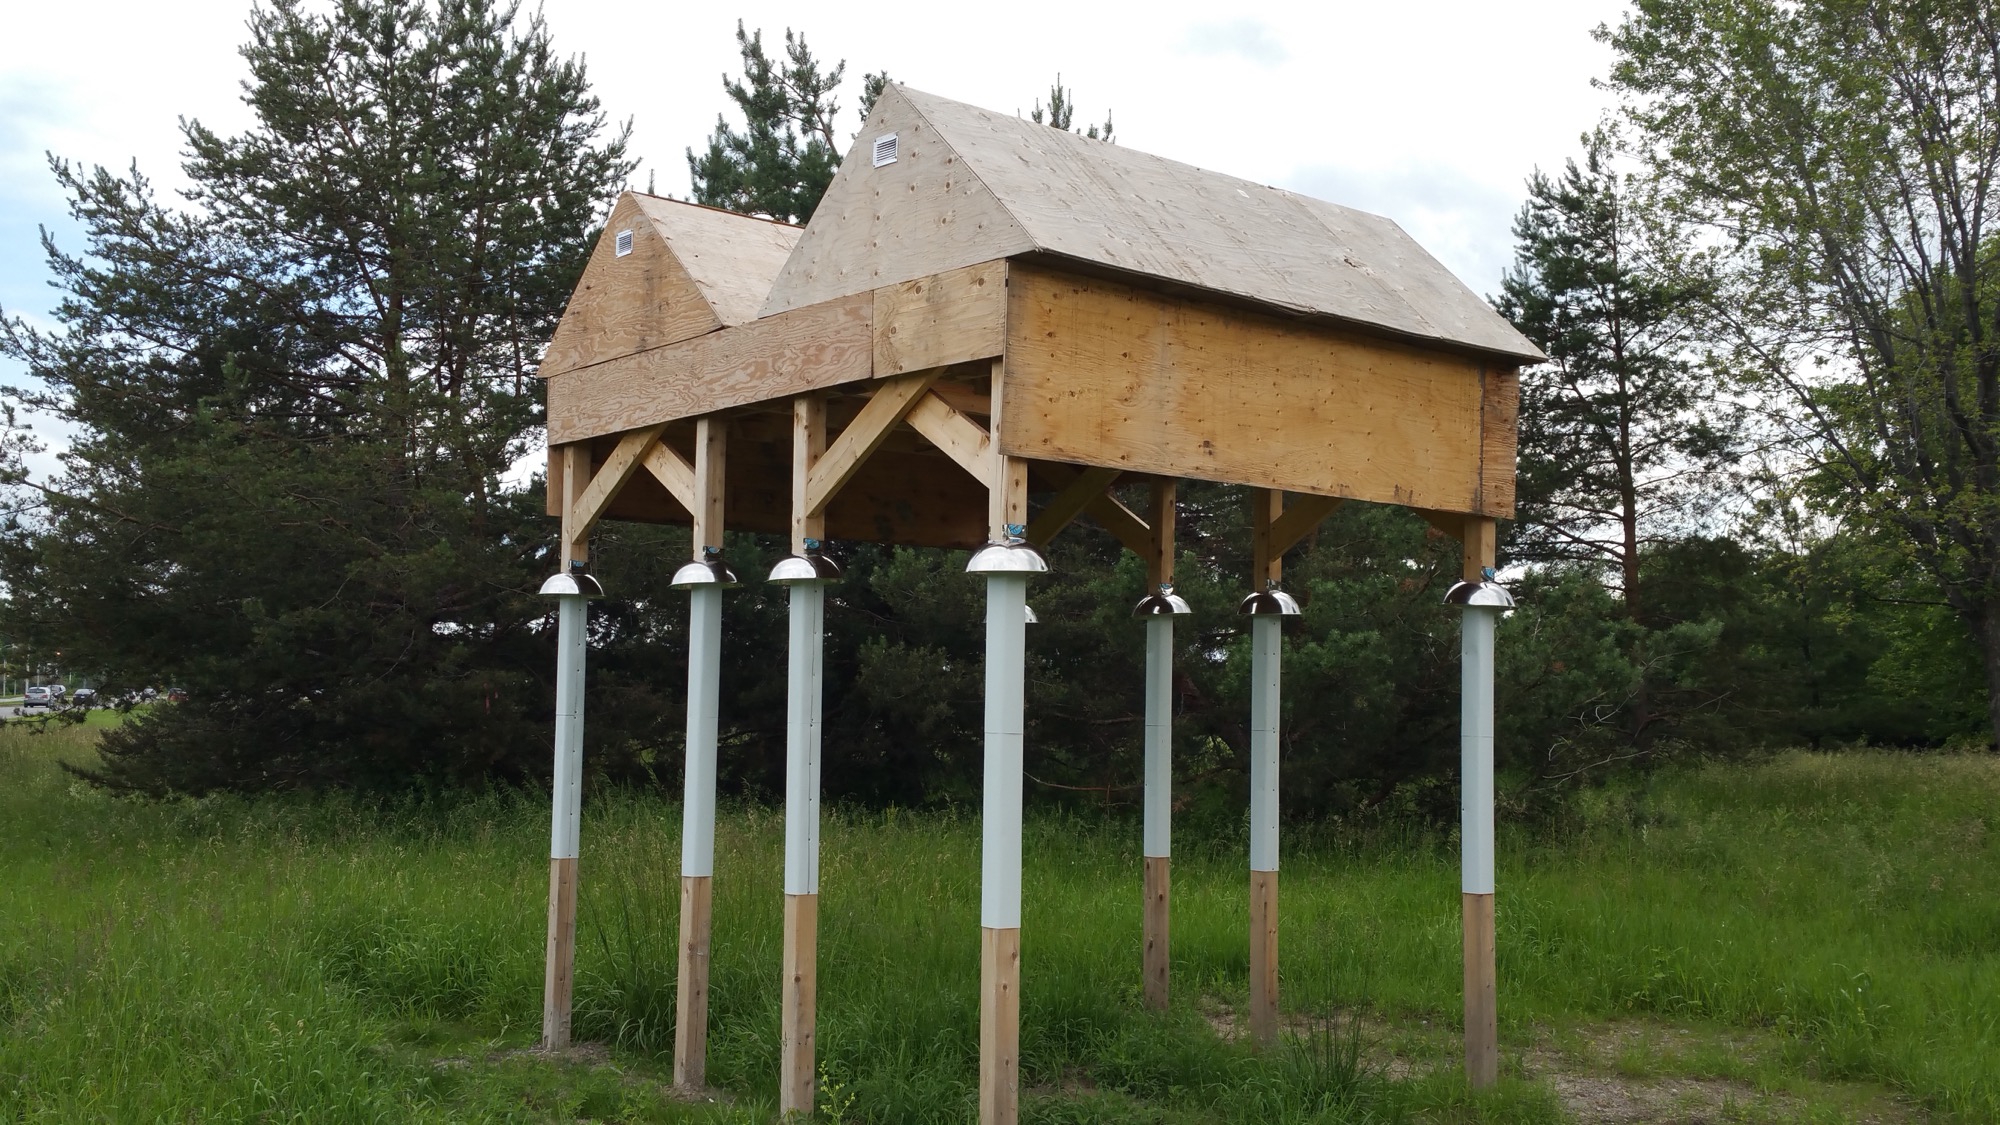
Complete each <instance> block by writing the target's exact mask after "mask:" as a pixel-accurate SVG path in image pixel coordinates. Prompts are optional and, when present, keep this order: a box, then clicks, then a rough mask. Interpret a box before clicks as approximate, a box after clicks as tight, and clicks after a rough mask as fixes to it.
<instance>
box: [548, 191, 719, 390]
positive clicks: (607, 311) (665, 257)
mask: <svg viewBox="0 0 2000 1125" xmlns="http://www.w3.org/2000/svg"><path fill="white" fill-rule="evenodd" d="M623 231H631V232H632V252H631V253H629V254H627V255H625V256H624V257H622V258H621V257H619V256H618V254H617V250H616V245H617V241H618V235H619V234H620V233H621V232H623ZM720 327H722V321H721V319H720V318H718V317H717V316H716V314H715V309H714V308H713V307H711V306H710V304H709V302H708V299H707V298H706V297H705V296H703V294H702V292H701V289H700V287H699V286H697V285H696V284H695V282H694V279H693V278H692V277H690V276H688V272H687V270H686V269H684V268H683V267H682V265H681V263H680V262H679V261H678V260H677V259H676V258H675V257H674V253H673V251H672V250H671V249H669V248H668V246H667V240H666V239H665V238H664V237H663V236H662V235H661V234H660V232H659V230H658V229H657V228H656V227H655V226H654V224H653V222H652V220H651V219H650V218H649V217H648V216H647V215H646V213H645V211H644V210H643V209H642V208H641V207H640V205H639V197H638V196H636V195H633V194H631V193H629V192H628V193H627V194H626V195H625V196H624V197H623V198H621V199H620V200H619V201H618V205H617V206H616V207H614V208H612V211H611V221H610V222H608V223H606V224H605V227H604V231H603V233H602V234H600V235H598V238H597V248H596V249H595V250H593V251H592V252H591V255H590V263H589V264H588V265H586V266H585V267H584V270H583V277H582V278H581V279H580V280H578V281H577V283H576V290H575V292H573V293H571V294H570V298H569V306H568V307H567V308H566V309H564V311H563V318H562V321H561V322H560V323H559V324H557V325H556V332H555V337H554V338H553V339H552V340H550V341H549V350H548V352H547V353H546V354H544V355H543V356H542V363H541V367H540V369H539V373H540V374H541V375H542V376H543V377H544V378H547V377H549V376H554V375H560V374H562V373H564V372H566V371H574V370H576V369H577V368H579V367H586V366H589V365H590V364H593V363H601V362H603V361H605V360H607V359H615V358H617V357H618V356H621V355H630V354H631V353H633V352H637V351H643V350H645V349H647V348H656V347H659V346H660V345H662V344H671V343H674V342H675V341H678V340H686V339H690V338H692V337H695V336H699V335H701V334H703V333H705V332H712V331H714V330H715V329H717V328H720Z"/></svg>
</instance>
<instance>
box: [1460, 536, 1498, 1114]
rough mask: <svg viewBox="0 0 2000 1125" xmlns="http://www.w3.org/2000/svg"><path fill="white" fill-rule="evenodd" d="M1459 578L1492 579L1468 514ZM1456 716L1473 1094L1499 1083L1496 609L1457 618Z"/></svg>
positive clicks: (1489, 546)
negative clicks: (1495, 914)
mask: <svg viewBox="0 0 2000 1125" xmlns="http://www.w3.org/2000/svg"><path fill="white" fill-rule="evenodd" d="M1464 527H1465V532H1464V535H1463V537H1462V543H1463V547H1464V560H1463V561H1464V580H1465V581H1467V582H1485V581H1488V580H1489V579H1490V578H1491V576H1492V567H1493V562H1494V552H1495V543H1494V540H1495V536H1496V528H1495V526H1494V521H1493V520H1492V519H1490V518H1488V517H1484V516H1467V517H1466V518H1465V521H1464ZM1462 617H1463V620H1462V624H1463V628H1464V634H1463V656H1462V665H1461V674H1462V677H1463V684H1462V696H1461V700H1462V702H1461V706H1462V710H1461V714H1460V719H1459V732H1460V733H1459V752H1460V764H1459V773H1460V777H1459V839H1460V841H1461V845H1460V846H1461V849H1462V853H1463V854H1462V856H1461V875H1462V888H1461V889H1462V894H1461V899H1462V905H1463V908H1464V934H1465V1074H1466V1079H1467V1081H1469V1082H1470V1083H1471V1084H1472V1086H1473V1087H1474V1088H1476V1089H1483V1088H1485V1087H1488V1086H1491V1085H1493V1084H1494V1083H1495V1082H1497V1081H1499V1078H1500V1030H1499V1007H1498V999H1497V996H1496V991H1495V986H1496V981H1495V971H1494V969H1495V967H1494V952H1493V946H1494V935H1493V633H1494V627H1495V626H1496V625H1497V624H1498V622H1499V618H1500V610H1499V609H1497V608H1486V607H1482V606H1474V605H1468V606H1466V607H1465V610H1464V613H1463V615H1462Z"/></svg>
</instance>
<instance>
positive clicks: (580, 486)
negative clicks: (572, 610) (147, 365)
mask: <svg viewBox="0 0 2000 1125" xmlns="http://www.w3.org/2000/svg"><path fill="white" fill-rule="evenodd" d="M562 463H563V480H562V485H563V495H562V513H563V514H562V533H561V534H562V557H561V558H560V559H558V560H557V562H558V565H559V567H560V568H561V569H563V570H568V569H569V568H570V564H571V563H587V562H589V561H590V523H589V522H587V521H584V520H579V519H578V518H577V515H578V513H579V512H581V511H582V510H583V499H584V495H585V493H587V492H589V491H590V471H591V464H590V443H589V442H587V441H577V442H571V443H570V444H568V445H565V446H563V447H562Z"/></svg>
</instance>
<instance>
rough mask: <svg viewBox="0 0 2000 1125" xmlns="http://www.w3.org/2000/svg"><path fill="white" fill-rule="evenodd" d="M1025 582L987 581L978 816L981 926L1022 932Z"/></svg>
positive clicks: (992, 577) (1011, 578)
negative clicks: (983, 751)
mask: <svg viewBox="0 0 2000 1125" xmlns="http://www.w3.org/2000/svg"><path fill="white" fill-rule="evenodd" d="M1027 642H1028V576H1027V575H1025V574H989V575H987V576H986V785H985V808H984V811H983V812H982V813H981V815H980V828H981V844H980V851H979V924H980V925H982V926H984V927H986V928H988V929H999V930H1011V929H1019V928H1020V926H1021V769H1022V742H1023V737H1022V732H1023V731H1024V729H1025V726H1026V723H1025V718H1024V715H1023V710H1024V708H1025V705H1026V700H1025V697H1024V696H1025V693H1024V690H1023V687H1022V680H1023V678H1024V677H1025V675H1026V671H1027V669H1026V664H1027V652H1028V643H1027Z"/></svg>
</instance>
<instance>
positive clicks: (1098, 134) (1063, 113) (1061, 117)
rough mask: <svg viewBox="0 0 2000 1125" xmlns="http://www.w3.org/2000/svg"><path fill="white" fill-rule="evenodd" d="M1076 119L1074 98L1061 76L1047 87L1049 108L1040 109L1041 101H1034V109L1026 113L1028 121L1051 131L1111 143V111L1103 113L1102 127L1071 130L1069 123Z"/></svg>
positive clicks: (1094, 126) (1095, 126)
mask: <svg viewBox="0 0 2000 1125" xmlns="http://www.w3.org/2000/svg"><path fill="white" fill-rule="evenodd" d="M1075 118H1076V97H1075V94H1074V93H1073V92H1072V91H1071V90H1070V89H1069V87H1067V86H1064V85H1063V81H1062V75H1060V74H1058V75H1056V84H1055V85H1053V86H1051V87H1049V108H1048V109H1047V111H1044V110H1043V109H1042V103H1041V100H1040V99H1039V98H1038V99H1036V100H1035V108H1034V109H1032V110H1030V111H1029V113H1028V120H1030V121H1032V122H1034V123H1035V124H1037V125H1047V126H1049V127H1050V128H1053V129H1062V130H1064V131H1066V132H1073V133H1081V134H1083V135H1084V136H1086V137H1089V138H1090V139H1091V140H1093V141H1103V142H1105V143H1106V144H1110V143H1112V140H1113V138H1112V135H1111V131H1112V130H1111V111H1109V110H1106V111H1105V113H1104V124H1103V125H1102V126H1098V125H1091V126H1089V127H1087V128H1083V129H1071V128H1070V122H1071V121H1073V120H1075Z"/></svg>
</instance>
